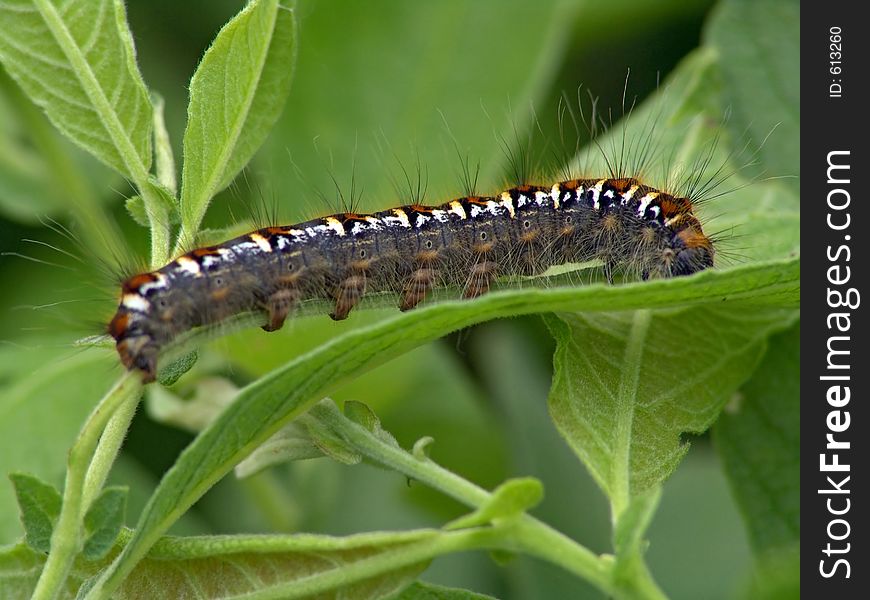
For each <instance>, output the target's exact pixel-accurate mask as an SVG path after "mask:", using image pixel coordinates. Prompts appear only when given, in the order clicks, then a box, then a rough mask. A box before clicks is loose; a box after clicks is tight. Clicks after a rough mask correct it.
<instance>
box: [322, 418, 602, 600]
mask: <svg viewBox="0 0 870 600" xmlns="http://www.w3.org/2000/svg"><path fill="white" fill-rule="evenodd" d="M309 414H311V415H312V416H313V417H315V418H316V419H318V420H320V421H321V422H323V423H324V424H326V425H327V426H328V427H329V428H330V429H332V430H333V431H334V432H335V433H337V434H339V435H340V436H341V437H342V439H344V440H345V441H346V442H347V443H349V444H350V445H351V446H352V447H353V448H354V449H355V450H357V451H359V452H360V453H361V454H363V455H365V456H366V457H368V458H369V459H371V460H373V461H375V462H377V463H379V464H382V465H384V466H386V467H389V468H391V469H393V470H396V471H398V472H400V473H402V474H404V475H406V476H408V477H411V478H413V479H416V480H418V481H422V482H423V483H425V484H427V485H429V486H431V487H433V488H435V489H437V490H439V491H440V492H443V493H444V494H447V495H448V496H450V497H452V498H454V499H456V500H459V501H460V502H462V503H463V504H466V505H468V506H471V507H474V508H479V507H481V506H483V505H484V504H485V503H487V501H488V500H489V499H490V498H491V497H492V495H491V494H490V493H489V492H488V491H486V490H485V489H483V488H481V487H479V486H477V485H475V484H474V483H472V482H470V481H467V480H465V479H463V478H462V477H460V476H458V475H456V474H455V473H452V472H451V471H449V470H447V469H445V468H444V467H441V466H440V465H438V464H436V463H435V462H433V461H431V460H429V459H428V458H417V457H416V456H413V455H412V454H409V453H408V452H406V451H404V450H402V449H401V448H399V447H397V446H393V445H391V444H388V443H386V442H384V441H382V440H380V439H378V438H377V437H375V436H374V435H372V434H371V433H370V432H369V431H368V430H367V429H365V428H364V427H362V426H360V425H357V424H356V423H354V422H353V421H350V420H349V419H347V418H345V417H344V416H343V415H341V414H340V413H339V412H338V411H336V410H332V409H330V408H328V406H324V405H322V404H321V405H317V406H314V407H313V408H312V409H311V411H310V413H309ZM501 531H502V539H501V540H500V541H499V544H498V545H499V546H501V547H503V548H506V549H512V550H519V551H523V552H527V553H529V554H532V555H535V556H538V557H539V558H543V559H544V560H547V561H550V562H553V563H555V564H557V565H559V566H561V567H563V568H565V569H567V570H568V571H570V572H572V573H574V574H575V575H578V576H580V577H582V578H583V579H586V580H587V581H590V582H591V583H593V584H594V585H596V586H598V587H599V588H600V589H601V590H603V591H605V592H608V593H611V592H613V589H612V586H611V582H610V565H609V563H608V561H607V559H604V558H602V557H599V556H597V555H596V554H595V553H593V552H592V551H590V550H589V549H587V548H585V547H584V546H582V545H580V544H578V543H577V542H575V541H574V540H572V539H570V538H568V537H567V536H565V535H564V534H562V533H560V532H558V531H556V530H555V529H553V528H552V527H550V526H549V525H547V524H545V523H543V522H541V521H539V520H537V519H535V518H534V517H532V516H531V515H528V514H523V515H521V516H520V517H519V518H518V519H517V520H516V521H515V522H514V523H513V524H512V526H511V527H506V528H504V529H502V530H501Z"/></svg>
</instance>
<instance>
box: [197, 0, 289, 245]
mask: <svg viewBox="0 0 870 600" xmlns="http://www.w3.org/2000/svg"><path fill="white" fill-rule="evenodd" d="M295 57H296V21H295V15H294V12H293V10H292V9H290V8H286V7H283V6H280V5H279V4H278V0H252V1H251V2H250V3H249V4H248V5H247V6H246V7H245V8H244V9H243V10H242V11H241V12H240V13H239V14H238V15H236V16H235V17H234V18H233V19H232V20H231V21H230V22H229V23H227V24H226V25H225V26H224V27H223V29H221V31H220V32H219V33H218V35H217V37H216V38H215V40H214V43H213V44H212V46H211V47H210V48H209V49H208V51H207V52H206V53H205V56H203V58H202V62H201V63H200V65H199V67H198V68H197V70H196V73H194V75H193V78H192V79H191V81H190V105H189V107H188V115H187V129H186V130H185V132H184V168H183V173H182V185H181V207H182V221H181V222H182V227H183V231H184V232H185V234H186V235H189V236H193V235H194V234H195V233H196V230H197V229H198V227H199V223H200V221H201V219H202V216H203V215H204V214H205V210H206V208H207V207H208V203H209V200H211V198H212V197H213V196H214V195H215V194H216V193H218V192H219V191H220V190H222V189H223V188H225V187H226V186H227V185H229V184H230V182H231V181H232V180H233V178H234V177H235V176H236V174H238V172H239V171H240V170H241V169H242V168H243V167H244V166H245V164H247V162H248V161H249V160H250V159H251V156H253V154H254V152H256V150H257V148H259V147H260V145H261V144H262V143H263V141H264V140H265V139H266V136H267V135H268V133H269V130H270V129H271V128H272V125H274V123H275V121H276V120H277V118H278V116H279V115H280V114H281V110H282V108H283V107H284V101H285V100H286V98H287V94H288V92H289V91H290V81H291V79H292V77H293V70H294V63H295ZM191 239H192V238H191ZM191 239H187V240H183V241H184V242H185V243H190V241H191Z"/></svg>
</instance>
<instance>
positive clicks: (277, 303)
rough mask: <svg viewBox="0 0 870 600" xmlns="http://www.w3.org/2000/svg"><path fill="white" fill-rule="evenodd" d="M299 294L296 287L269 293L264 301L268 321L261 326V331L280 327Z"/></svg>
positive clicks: (275, 329) (276, 329)
mask: <svg viewBox="0 0 870 600" xmlns="http://www.w3.org/2000/svg"><path fill="white" fill-rule="evenodd" d="M299 295H300V294H299V290H297V289H296V288H284V289H280V290H278V291H277V292H274V293H273V294H271V295H270V296H269V297H268V298H267V299H266V302H265V308H266V311H267V312H268V313H269V322H268V323H266V324H265V325H263V326H262V329H263V331H278V330H279V329H281V327H283V326H284V321H285V320H286V319H287V315H289V314H290V311H291V310H293V307H294V306H296V303H297V302H298V301H299Z"/></svg>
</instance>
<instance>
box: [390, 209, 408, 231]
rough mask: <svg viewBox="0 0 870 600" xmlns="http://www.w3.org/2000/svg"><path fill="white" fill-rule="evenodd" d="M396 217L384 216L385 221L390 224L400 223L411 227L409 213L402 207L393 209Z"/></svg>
mask: <svg viewBox="0 0 870 600" xmlns="http://www.w3.org/2000/svg"><path fill="white" fill-rule="evenodd" d="M393 214H394V215H395V216H394V217H384V223H386V224H387V225H389V226H392V225H395V224H396V223H398V224H399V225H400V226H402V227H410V226H411V221H409V220H408V214H407V213H406V212H405V211H404V210H402V209H401V208H394V209H393Z"/></svg>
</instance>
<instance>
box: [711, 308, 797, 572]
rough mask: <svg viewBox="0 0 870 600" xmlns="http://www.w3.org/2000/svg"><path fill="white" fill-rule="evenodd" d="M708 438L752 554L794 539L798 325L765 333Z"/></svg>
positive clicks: (795, 525) (795, 534)
mask: <svg viewBox="0 0 870 600" xmlns="http://www.w3.org/2000/svg"><path fill="white" fill-rule="evenodd" d="M713 433H714V440H715V442H716V448H717V450H718V451H719V455H720V456H721V457H722V462H723V463H724V467H725V473H726V474H727V476H728V479H729V481H730V483H731V488H732V490H733V492H734V495H735V497H736V499H737V504H738V505H739V506H740V509H741V512H742V513H743V516H744V519H745V520H746V526H747V528H748V530H749V538H750V540H751V542H752V547H753V550H754V552H755V553H756V554H757V555H761V554H763V553H765V552H767V551H769V550H771V549H775V548H778V547H780V546H788V545H791V544H796V543H798V542H799V541H800V325H799V324H796V325H795V326H794V327H792V328H791V329H790V330H788V331H786V332H783V333H781V334H778V335H776V336H773V337H771V339H770V342H769V345H768V350H767V354H765V356H764V359H763V360H762V362H761V364H760V365H759V366H758V370H757V371H756V372H755V374H754V375H753V377H752V379H750V380H749V381H748V382H747V383H746V384H745V385H744V386H743V387H742V388H741V390H740V392H739V394H738V396H737V397H736V398H735V399H734V400H733V401H732V402H731V404H729V405H728V406H727V407H726V409H725V412H724V414H723V415H722V417H721V418H720V419H719V422H718V423H716V427H715V428H714V429H713Z"/></svg>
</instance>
